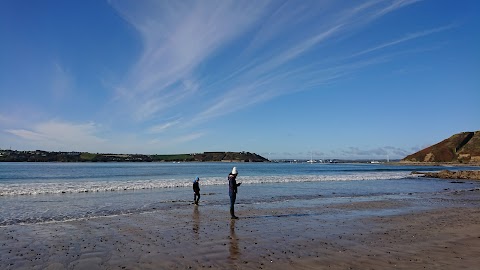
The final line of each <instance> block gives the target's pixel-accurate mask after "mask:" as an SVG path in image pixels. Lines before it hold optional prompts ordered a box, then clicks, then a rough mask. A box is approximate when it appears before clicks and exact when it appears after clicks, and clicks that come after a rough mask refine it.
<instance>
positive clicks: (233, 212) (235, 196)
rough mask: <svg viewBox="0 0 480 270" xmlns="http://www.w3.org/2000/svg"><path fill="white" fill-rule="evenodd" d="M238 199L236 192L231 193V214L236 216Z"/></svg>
mask: <svg viewBox="0 0 480 270" xmlns="http://www.w3.org/2000/svg"><path fill="white" fill-rule="evenodd" d="M236 199H237V194H236V193H230V215H231V216H232V217H234V216H235V200H236Z"/></svg>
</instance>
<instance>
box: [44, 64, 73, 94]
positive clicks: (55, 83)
mask: <svg viewBox="0 0 480 270" xmlns="http://www.w3.org/2000/svg"><path fill="white" fill-rule="evenodd" d="M73 87H74V82H73V78H72V75H71V74H70V73H69V72H68V71H67V70H66V69H65V67H63V66H62V65H60V63H58V62H55V63H53V71H52V79H51V85H50V91H51V94H52V97H53V99H55V100H61V99H63V98H64V97H65V96H67V95H68V94H69V93H70V92H72V89H73Z"/></svg>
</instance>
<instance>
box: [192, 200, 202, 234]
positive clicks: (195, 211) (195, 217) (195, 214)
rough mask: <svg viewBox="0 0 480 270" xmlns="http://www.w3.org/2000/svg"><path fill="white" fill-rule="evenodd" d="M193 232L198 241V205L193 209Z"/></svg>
mask: <svg viewBox="0 0 480 270" xmlns="http://www.w3.org/2000/svg"><path fill="white" fill-rule="evenodd" d="M192 220H193V232H194V233H195V239H196V240H198V239H199V238H200V235H199V232H198V231H199V230H200V212H199V211H198V205H195V206H194V207H193V215H192Z"/></svg>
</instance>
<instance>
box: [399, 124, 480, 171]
mask: <svg viewBox="0 0 480 270" xmlns="http://www.w3.org/2000/svg"><path fill="white" fill-rule="evenodd" d="M402 161H403V162H452V163H475V164H480V131H475V132H462V133H458V134H455V135H453V136H451V137H450V138H448V139H445V140H443V141H441V142H439V143H437V144H435V145H432V146H430V147H427V148H425V149H423V150H420V151H418V152H416V153H414V154H411V155H409V156H407V157H405V158H404V159H403V160H402Z"/></svg>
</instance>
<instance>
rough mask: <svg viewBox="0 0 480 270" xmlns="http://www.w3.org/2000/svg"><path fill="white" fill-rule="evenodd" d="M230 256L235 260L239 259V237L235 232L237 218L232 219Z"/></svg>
mask: <svg viewBox="0 0 480 270" xmlns="http://www.w3.org/2000/svg"><path fill="white" fill-rule="evenodd" d="M229 252H230V256H229V259H230V260H232V261H235V260H237V259H238V257H239V255H240V251H239V249H238V238H237V235H236V234H235V219H232V220H230V248H229Z"/></svg>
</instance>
